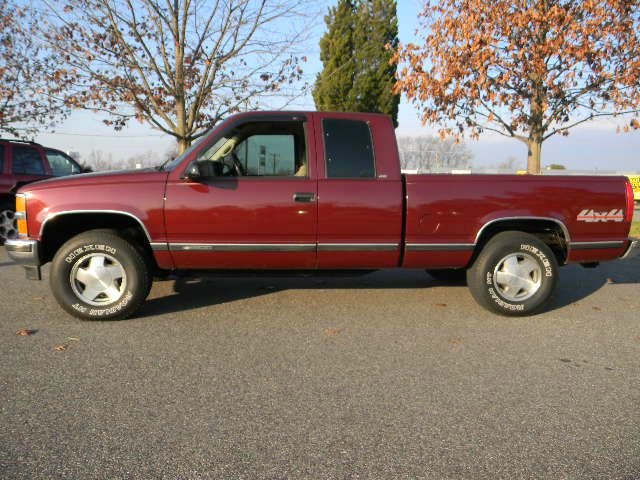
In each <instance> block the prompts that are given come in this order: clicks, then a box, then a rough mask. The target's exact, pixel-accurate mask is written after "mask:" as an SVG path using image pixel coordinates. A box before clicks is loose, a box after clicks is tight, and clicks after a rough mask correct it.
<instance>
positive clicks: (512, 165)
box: [496, 155, 521, 172]
mask: <svg viewBox="0 0 640 480" xmlns="http://www.w3.org/2000/svg"><path fill="white" fill-rule="evenodd" d="M496 167H497V168H498V170H507V171H509V172H515V171H516V170H518V167H521V162H520V161H518V159H517V158H516V157H514V156H513V155H509V156H508V157H507V158H506V160H505V161H504V162H500V163H498V164H497V165H496Z"/></svg>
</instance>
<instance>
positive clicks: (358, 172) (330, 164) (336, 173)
mask: <svg viewBox="0 0 640 480" xmlns="http://www.w3.org/2000/svg"><path fill="white" fill-rule="evenodd" d="M322 125H323V129H324V147H325V160H326V163H327V177H328V178H373V177H375V175H376V168H375V161H374V158H373V145H372V142H371V131H370V130H369V125H368V124H367V123H366V122H361V121H357V120H342V119H326V120H324V121H323V122H322Z"/></svg>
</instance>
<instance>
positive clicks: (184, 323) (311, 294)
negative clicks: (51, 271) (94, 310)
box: [0, 248, 640, 480]
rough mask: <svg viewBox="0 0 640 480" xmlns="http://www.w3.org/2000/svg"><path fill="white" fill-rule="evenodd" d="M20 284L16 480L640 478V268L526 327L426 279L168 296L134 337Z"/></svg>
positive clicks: (581, 289)
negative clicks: (70, 313)
mask: <svg viewBox="0 0 640 480" xmlns="http://www.w3.org/2000/svg"><path fill="white" fill-rule="evenodd" d="M0 278H1V279H2V288H1V293H0V305H1V306H0V309H1V310H0V311H1V312H2V314H1V321H0V338H1V339H2V345H1V347H0V478H2V479H16V478H21V479H58V478H64V479H143V478H144V479H155V478H164V479H208V478H212V479H226V478H229V479H263V478H264V479H272V478H273V479H285V478H291V479H358V478H361V479H387V478H389V479H418V478H425V479H474V480H475V479H627V480H630V479H637V478H640V322H639V319H640V315H639V312H640V259H636V260H632V261H628V262H621V261H617V262H612V263H609V264H607V265H602V266H601V267H599V268H598V269H595V270H585V269H582V268H581V267H578V266H570V267H566V268H563V269H562V270H561V281H560V285H559V289H558V292H557V294H556V295H555V296H554V299H553V303H552V305H551V308H550V310H549V311H548V312H546V313H543V314H540V315H537V316H534V317H531V318H515V319H512V318H502V317H498V316H495V315H492V314H490V313H488V312H485V311H484V310H482V309H480V307H478V306H477V305H476V304H475V303H474V301H473V300H472V298H471V296H470V294H469V292H468V291H467V289H466V287H465V286H463V285H444V284H442V283H439V282H437V281H435V280H433V279H432V278H431V277H429V276H428V275H427V274H426V273H424V272H420V271H408V272H405V271H399V270H393V271H383V272H378V273H375V274H370V275H366V276H362V277H357V278H321V277H311V278H293V279H292V278H228V277H207V278H204V279H198V278H181V279H178V280H167V281H163V282H159V283H157V284H155V285H154V288H153V290H152V292H151V295H150V299H149V301H148V302H147V304H146V305H145V307H144V308H143V310H142V311H141V312H140V314H139V315H138V316H137V317H136V318H133V319H130V320H125V321H119V322H82V321H79V320H76V319H74V318H72V317H70V316H68V315H66V314H65V313H63V312H62V311H61V310H60V309H59V308H58V306H57V305H56V303H55V301H54V300H53V298H52V296H51V294H50V292H49V286H48V275H47V272H46V271H45V280H46V281H43V282H30V281H27V280H26V279H24V274H23V272H22V270H21V269H20V268H19V267H16V266H14V265H12V264H11V263H10V262H9V261H8V259H7V257H6V255H5V252H4V249H2V248H0ZM19 329H29V330H32V331H34V332H33V334H32V335H26V336H19V335H16V332H17V331H18V330H19Z"/></svg>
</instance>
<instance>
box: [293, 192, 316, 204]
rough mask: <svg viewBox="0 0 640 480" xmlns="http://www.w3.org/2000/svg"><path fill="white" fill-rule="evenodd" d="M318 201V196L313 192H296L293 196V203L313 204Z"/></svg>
mask: <svg viewBox="0 0 640 480" xmlns="http://www.w3.org/2000/svg"><path fill="white" fill-rule="evenodd" d="M315 200H316V194H315V193H312V192H296V193H294V194H293V201H294V202H300V203H311V202H314V201H315Z"/></svg>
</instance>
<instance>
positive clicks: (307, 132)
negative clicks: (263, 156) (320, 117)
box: [169, 113, 317, 183]
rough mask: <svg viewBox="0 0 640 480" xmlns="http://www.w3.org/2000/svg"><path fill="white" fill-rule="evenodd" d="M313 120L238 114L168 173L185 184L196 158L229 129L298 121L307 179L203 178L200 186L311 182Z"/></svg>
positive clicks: (298, 116)
mask: <svg viewBox="0 0 640 480" xmlns="http://www.w3.org/2000/svg"><path fill="white" fill-rule="evenodd" d="M312 120H313V117H312V116H309V115H306V114H298V113H293V114H265V113H262V114H240V115H238V116H236V117H231V118H229V119H228V120H226V121H224V122H222V123H221V124H220V125H219V126H218V128H216V129H215V130H213V131H212V132H210V133H209V134H208V135H207V137H206V139H205V140H204V141H202V142H200V144H199V145H198V146H197V148H194V149H193V151H192V152H191V153H190V154H189V156H188V157H187V158H185V159H184V161H183V162H182V163H181V164H180V165H179V166H178V167H177V168H175V169H174V170H173V172H172V173H171V174H170V177H169V178H170V179H172V180H182V181H185V180H187V181H188V177H187V171H188V170H189V167H190V166H191V165H193V163H194V162H196V161H197V159H198V156H199V155H200V154H201V153H202V152H203V151H206V150H207V148H210V147H211V146H212V145H214V144H215V142H217V141H218V140H219V139H220V138H221V137H222V136H224V135H225V134H227V133H229V132H230V131H231V130H233V129H235V128H238V127H240V126H242V125H246V124H248V123H260V122H264V123H272V122H300V123H302V129H303V132H304V143H305V151H306V156H307V176H306V177H296V176H294V175H291V176H290V175H287V176H242V177H207V178H203V180H202V182H200V183H212V182H225V181H235V182H238V181H242V182H246V181H257V182H262V181H265V180H269V179H272V180H291V181H302V180H314V179H316V178H317V173H316V149H315V125H314V123H313V121H312Z"/></svg>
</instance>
